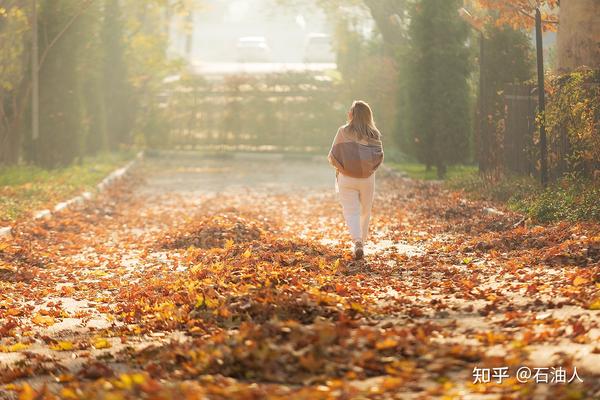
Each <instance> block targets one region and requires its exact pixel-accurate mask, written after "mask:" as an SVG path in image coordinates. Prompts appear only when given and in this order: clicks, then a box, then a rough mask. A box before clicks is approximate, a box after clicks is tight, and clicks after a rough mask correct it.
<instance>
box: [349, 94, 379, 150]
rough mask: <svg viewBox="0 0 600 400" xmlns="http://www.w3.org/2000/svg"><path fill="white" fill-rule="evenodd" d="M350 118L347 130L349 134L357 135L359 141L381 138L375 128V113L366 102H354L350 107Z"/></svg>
mask: <svg viewBox="0 0 600 400" xmlns="http://www.w3.org/2000/svg"><path fill="white" fill-rule="evenodd" d="M349 117H350V120H349V121H348V124H347V125H346V128H345V131H346V132H347V133H350V134H355V135H356V137H357V138H358V140H367V139H380V138H381V133H379V130H378V129H377V127H376V126H375V120H374V119H373V111H371V107H369V105H368V104H367V103H366V102H364V101H362V100H356V101H354V102H353V103H352V107H350V112H349Z"/></svg>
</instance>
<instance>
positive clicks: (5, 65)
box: [0, 0, 28, 164]
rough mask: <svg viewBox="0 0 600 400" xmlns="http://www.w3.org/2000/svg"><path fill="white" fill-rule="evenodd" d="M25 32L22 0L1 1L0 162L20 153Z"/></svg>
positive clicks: (26, 28)
mask: <svg viewBox="0 0 600 400" xmlns="http://www.w3.org/2000/svg"><path fill="white" fill-rule="evenodd" d="M27 32H28V21H27V14H26V12H25V10H24V9H23V8H22V5H21V3H20V2H19V1H17V0H2V1H0V164H4V163H14V162H17V161H18V160H19V157H20V154H21V141H22V136H21V129H20V127H19V124H20V122H21V120H22V116H23V107H22V103H23V98H24V97H26V96H25V94H24V92H25V85H24V84H23V83H24V81H25V79H26V74H27V70H28V69H27V53H26V51H25V40H26V37H27Z"/></svg>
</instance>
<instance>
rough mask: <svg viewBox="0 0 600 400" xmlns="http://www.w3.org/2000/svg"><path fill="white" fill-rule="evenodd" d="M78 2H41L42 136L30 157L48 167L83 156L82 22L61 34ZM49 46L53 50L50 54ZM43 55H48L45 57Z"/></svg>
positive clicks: (62, 0)
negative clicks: (54, 40) (58, 38)
mask: <svg viewBox="0 0 600 400" xmlns="http://www.w3.org/2000/svg"><path fill="white" fill-rule="evenodd" d="M79 7H80V2H79V1H76V0H56V1H53V2H52V3H46V2H44V3H42V4H41V7H40V11H39V19H40V33H39V41H40V52H41V53H42V57H40V60H43V64H42V65H40V137H39V139H38V140H37V141H36V142H35V143H33V144H32V154H31V157H32V159H33V160H34V162H36V164H38V165H41V166H43V167H46V168H54V167H59V166H65V165H68V164H70V163H72V162H73V160H74V159H75V158H76V157H77V156H79V155H80V153H81V144H82V142H81V132H82V131H83V125H82V108H81V92H80V83H81V79H80V77H81V70H80V68H79V67H80V62H79V61H80V57H79V56H80V51H81V48H82V44H83V43H84V40H85V37H84V35H82V33H83V32H84V29H83V28H84V25H83V24H82V21H81V20H80V19H77V20H76V21H73V23H72V25H71V26H70V27H69V30H68V32H65V33H64V34H62V36H61V37H60V40H59V41H57V42H53V41H51V40H49V38H57V37H59V36H60V35H61V32H62V31H63V29H64V27H65V26H68V24H69V21H70V20H71V18H72V16H73V15H76V14H77V13H78V11H79ZM50 47H52V51H49V52H47V51H46V50H48V49H49V48H50ZM44 54H45V55H46V56H44Z"/></svg>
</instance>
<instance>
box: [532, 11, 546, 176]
mask: <svg viewBox="0 0 600 400" xmlns="http://www.w3.org/2000/svg"><path fill="white" fill-rule="evenodd" d="M529 3H530V4H531V5H532V6H533V7H535V47H536V52H537V78H538V103H539V105H538V107H539V114H540V116H539V122H540V181H541V183H542V186H543V187H546V186H548V148H547V143H546V142H547V139H546V115H545V111H546V92H545V85H544V43H543V39H542V13H541V12H540V7H539V5H538V4H537V1H534V0H529Z"/></svg>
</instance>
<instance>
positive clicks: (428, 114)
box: [406, 0, 471, 177]
mask: <svg viewBox="0 0 600 400" xmlns="http://www.w3.org/2000/svg"><path fill="white" fill-rule="evenodd" d="M459 8H460V1H458V0H449V1H444V2H440V1H436V0H420V1H418V2H416V3H415V4H414V7H413V9H412V12H411V23H410V28H409V35H410V40H411V50H410V56H409V67H408V71H407V72H408V74H409V76H410V79H408V82H409V84H408V86H407V90H408V93H409V104H408V108H409V109H408V111H407V113H406V115H407V116H408V117H409V118H410V121H409V124H408V132H407V134H408V135H409V142H410V143H411V144H412V149H411V150H412V152H413V154H414V155H415V156H416V157H417V158H418V160H419V161H420V162H422V163H424V164H426V165H428V166H433V165H435V166H436V167H437V171H438V174H439V176H440V177H443V176H444V175H445V172H446V167H447V166H448V165H451V164H455V163H459V162H461V161H463V160H465V159H466V158H467V156H468V152H469V137H470V126H471V124H470V104H469V86H468V77H469V74H470V62H469V50H468V48H467V46H466V41H467V37H468V27H467V25H466V23H465V22H464V21H462V20H461V19H460V17H459V15H458V13H457V11H456V10H457V9H459Z"/></svg>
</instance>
